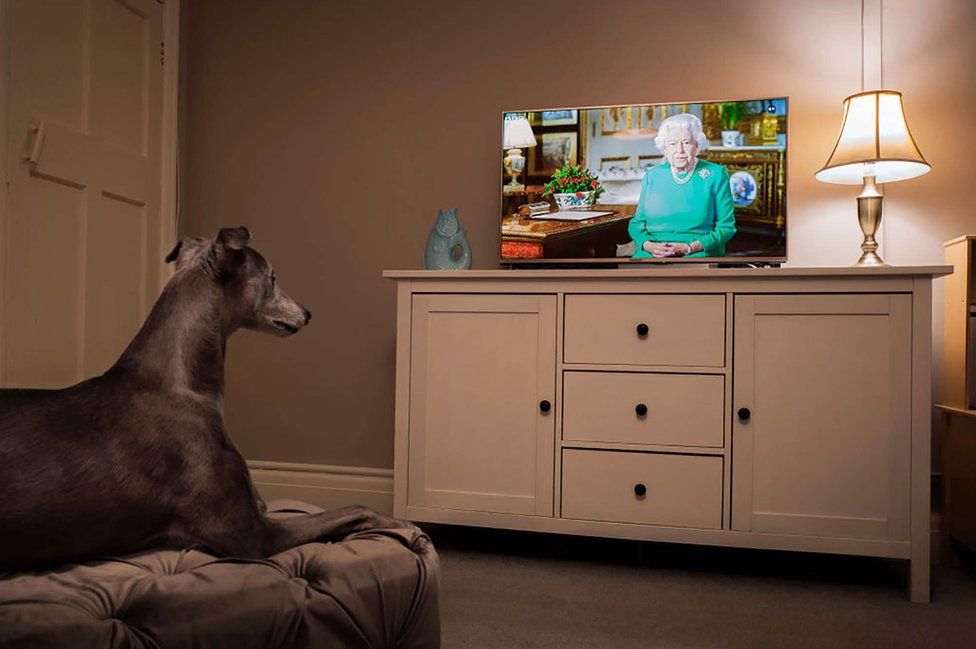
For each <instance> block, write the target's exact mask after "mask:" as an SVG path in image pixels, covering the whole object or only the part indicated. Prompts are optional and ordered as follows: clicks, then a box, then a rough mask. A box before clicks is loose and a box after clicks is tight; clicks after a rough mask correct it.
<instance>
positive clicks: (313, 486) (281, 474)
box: [247, 460, 393, 516]
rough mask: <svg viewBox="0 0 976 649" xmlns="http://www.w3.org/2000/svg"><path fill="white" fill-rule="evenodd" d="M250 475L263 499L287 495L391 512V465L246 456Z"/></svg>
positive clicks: (330, 504)
mask: <svg viewBox="0 0 976 649" xmlns="http://www.w3.org/2000/svg"><path fill="white" fill-rule="evenodd" d="M247 466H248V468H249V469H250V470H251V479H252V480H254V484H255V486H256V487H257V489H258V492H259V493H260V494H261V497H262V498H264V499H265V500H277V499H279V498H290V499H292V500H301V501H303V502H307V503H311V504H312V505H318V506H319V507H321V508H323V509H335V508H336V507H345V506H346V505H365V506H366V507H369V508H370V509H373V510H376V511H377V512H379V513H380V514H385V515H387V516H392V515H393V469H375V468H371V467H357V466H334V465H330V464H299V463H294V462H269V461H265V460H248V462H247Z"/></svg>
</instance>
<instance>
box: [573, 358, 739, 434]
mask: <svg viewBox="0 0 976 649" xmlns="http://www.w3.org/2000/svg"><path fill="white" fill-rule="evenodd" d="M563 377H564V379H563V390H564V395H565V396H564V398H563V439H566V440H577V441H588V442H621V443H629V444H664V445H677V446H713V447H721V446H722V443H723V437H724V436H723V421H724V415H723V413H724V412H725V377H724V376H722V375H716V374H650V373H636V372H566V373H565V374H564V375H563ZM642 413H643V414H642Z"/></svg>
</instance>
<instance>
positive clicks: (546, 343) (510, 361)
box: [407, 294, 556, 516]
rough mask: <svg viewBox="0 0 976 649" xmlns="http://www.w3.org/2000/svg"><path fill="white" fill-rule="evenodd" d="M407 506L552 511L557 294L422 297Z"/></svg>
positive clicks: (414, 345)
mask: <svg viewBox="0 0 976 649" xmlns="http://www.w3.org/2000/svg"><path fill="white" fill-rule="evenodd" d="M412 317H413V325H412V326H413V334H412V336H413V338H412V341H411V381H410V391H411V392H410V427H409V439H410V448H409V462H408V478H407V481H408V496H407V499H408V505H409V506H418V507H444V508H452V509H466V510H478V511H489V512H505V513H517V514H538V515H545V516H551V515H552V504H553V495H552V494H553V485H552V479H553V478H552V476H553V445H554V443H555V440H554V437H555V426H554V423H553V422H554V421H555V411H554V410H550V411H549V412H548V413H544V412H542V411H541V410H540V408H539V403H540V401H542V400H548V401H550V402H551V403H552V404H555V403H556V399H555V363H556V298H555V296H552V295H541V296H540V295H448V294H445V295H417V296H414V298H413V313H412Z"/></svg>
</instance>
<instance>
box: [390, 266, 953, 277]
mask: <svg viewBox="0 0 976 649" xmlns="http://www.w3.org/2000/svg"><path fill="white" fill-rule="evenodd" d="M951 274H952V266H875V267H858V266H843V267H829V266H824V267H789V266H788V267H784V268H707V267H706V268H703V267H700V266H698V267H695V266H685V265H676V266H671V267H666V266H663V265H662V266H655V267H653V268H639V269H630V268H623V269H609V268H600V269H564V270H558V269H545V270H542V269H540V270H532V269H528V270H385V271H383V277H385V278H387V279H396V280H400V279H411V280H425V279H430V280H452V279H460V280H464V279H510V280H519V279H682V278H701V279H706V278H707V279H727V278H763V279H766V278H772V277H784V278H786V277H819V278H828V277H859V278H870V277H930V278H932V279H935V278H937V277H944V276H945V275H951Z"/></svg>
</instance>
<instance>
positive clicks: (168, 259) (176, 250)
mask: <svg viewBox="0 0 976 649" xmlns="http://www.w3.org/2000/svg"><path fill="white" fill-rule="evenodd" d="M182 247H183V239H180V240H179V241H177V242H176V247H175V248H173V250H171V251H170V253H169V254H168V255H166V263H167V264H170V263H172V262H174V261H176V258H177V257H179V256H180V249H181V248H182Z"/></svg>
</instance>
